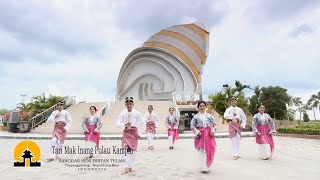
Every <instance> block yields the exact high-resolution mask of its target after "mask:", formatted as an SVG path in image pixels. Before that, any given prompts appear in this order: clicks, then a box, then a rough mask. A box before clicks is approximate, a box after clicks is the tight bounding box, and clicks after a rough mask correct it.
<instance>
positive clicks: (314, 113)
mask: <svg viewBox="0 0 320 180" xmlns="http://www.w3.org/2000/svg"><path fill="white" fill-rule="evenodd" d="M312 110H313V115H314V120H317V119H316V112H315V111H314V107H313V108H312Z"/></svg>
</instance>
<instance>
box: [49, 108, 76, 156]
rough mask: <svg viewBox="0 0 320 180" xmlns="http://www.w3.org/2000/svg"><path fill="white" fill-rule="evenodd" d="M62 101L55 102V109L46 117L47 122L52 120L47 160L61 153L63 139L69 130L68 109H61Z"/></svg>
mask: <svg viewBox="0 0 320 180" xmlns="http://www.w3.org/2000/svg"><path fill="white" fill-rule="evenodd" d="M63 107H64V104H63V102H59V103H58V104H57V110H55V111H53V112H52V113H51V115H50V117H49V118H48V120H47V121H48V122H54V123H55V125H54V129H53V131H52V139H51V147H50V152H49V154H50V155H49V158H48V159H47V160H48V161H53V160H54V159H59V158H60V155H61V154H62V147H63V144H64V140H65V138H66V135H67V131H69V129H70V127H71V124H72V119H71V116H70V114H69V112H68V111H66V110H63Z"/></svg>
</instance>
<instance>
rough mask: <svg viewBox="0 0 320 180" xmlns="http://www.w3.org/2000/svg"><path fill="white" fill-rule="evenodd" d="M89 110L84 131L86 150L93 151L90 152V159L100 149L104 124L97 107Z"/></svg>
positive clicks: (83, 122) (83, 127) (83, 125)
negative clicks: (101, 130)
mask: <svg viewBox="0 0 320 180" xmlns="http://www.w3.org/2000/svg"><path fill="white" fill-rule="evenodd" d="M89 109H90V115H89V116H86V117H85V118H84V119H83V121H82V129H83V132H84V133H85V140H86V148H89V149H91V150H90V151H89V152H92V153H91V154H90V156H89V158H92V157H93V154H95V152H96V150H95V148H96V147H99V141H100V129H101V127H102V123H101V121H100V117H99V116H98V115H97V114H96V113H97V111H98V109H97V108H96V107H95V106H91V107H90V108H89Z"/></svg>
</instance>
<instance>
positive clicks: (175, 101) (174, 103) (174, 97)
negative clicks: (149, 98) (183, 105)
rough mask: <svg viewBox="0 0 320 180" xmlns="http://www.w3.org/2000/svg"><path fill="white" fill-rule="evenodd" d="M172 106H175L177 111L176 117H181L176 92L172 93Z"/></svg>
mask: <svg viewBox="0 0 320 180" xmlns="http://www.w3.org/2000/svg"><path fill="white" fill-rule="evenodd" d="M172 104H173V107H174V109H175V110H176V115H177V116H178V117H180V111H179V108H178V105H177V100H176V96H175V92H172Z"/></svg>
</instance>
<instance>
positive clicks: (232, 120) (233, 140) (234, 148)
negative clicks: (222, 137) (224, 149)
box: [223, 96, 247, 160]
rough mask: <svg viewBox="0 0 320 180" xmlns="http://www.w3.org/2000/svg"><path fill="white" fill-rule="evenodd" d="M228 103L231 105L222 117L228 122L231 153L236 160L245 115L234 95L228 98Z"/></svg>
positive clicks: (244, 125) (245, 118) (245, 121)
mask: <svg viewBox="0 0 320 180" xmlns="http://www.w3.org/2000/svg"><path fill="white" fill-rule="evenodd" d="M230 104H231V106H230V107H228V108H227V109H226V111H225V113H224V116H223V117H224V118H225V119H227V120H228V122H229V137H230V149H231V154H232V157H233V159H234V160H237V159H239V158H240V156H239V153H240V141H241V127H242V128H245V127H246V123H247V117H246V115H245V114H244V112H243V110H242V109H241V108H239V107H237V98H236V97H235V96H232V97H231V98H230Z"/></svg>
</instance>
